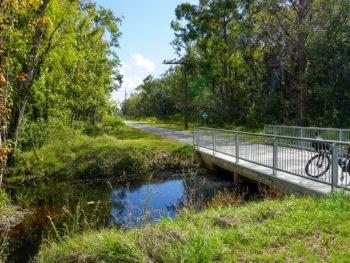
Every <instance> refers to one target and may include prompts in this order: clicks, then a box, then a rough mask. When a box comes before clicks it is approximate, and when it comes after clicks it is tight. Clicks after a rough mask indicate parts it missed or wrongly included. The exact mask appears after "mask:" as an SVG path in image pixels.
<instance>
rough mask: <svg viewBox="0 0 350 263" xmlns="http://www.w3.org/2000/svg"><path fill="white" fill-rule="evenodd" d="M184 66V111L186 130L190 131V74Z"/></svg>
mask: <svg viewBox="0 0 350 263" xmlns="http://www.w3.org/2000/svg"><path fill="white" fill-rule="evenodd" d="M183 66H184V75H185V109H184V115H185V116H184V117H185V130H188V117H189V116H188V72H187V65H186V64H183Z"/></svg>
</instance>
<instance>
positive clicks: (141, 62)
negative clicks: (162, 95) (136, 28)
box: [131, 54, 156, 72]
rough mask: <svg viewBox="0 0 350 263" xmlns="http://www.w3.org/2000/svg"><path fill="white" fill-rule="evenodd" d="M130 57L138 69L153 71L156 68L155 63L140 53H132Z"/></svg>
mask: <svg viewBox="0 0 350 263" xmlns="http://www.w3.org/2000/svg"><path fill="white" fill-rule="evenodd" d="M131 59H132V63H133V64H135V65H136V66H137V67H139V68H140V69H144V70H146V71H149V72H154V71H155V70H156V64H154V62H153V61H152V60H150V59H147V58H145V57H143V56H142V55H141V54H132V55H131Z"/></svg>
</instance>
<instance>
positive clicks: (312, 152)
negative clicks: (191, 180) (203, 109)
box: [193, 127, 350, 190]
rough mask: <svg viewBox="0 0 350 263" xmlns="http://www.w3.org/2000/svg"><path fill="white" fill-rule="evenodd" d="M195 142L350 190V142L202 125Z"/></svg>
mask: <svg viewBox="0 0 350 263" xmlns="http://www.w3.org/2000/svg"><path fill="white" fill-rule="evenodd" d="M193 142H194V145H195V146H196V147H200V148H204V149H207V150H209V151H210V152H211V153H212V154H214V155H217V154H224V155H227V156H231V157H233V159H232V161H234V162H236V163H239V162H240V160H243V161H246V162H250V163H252V164H256V165H261V166H264V167H268V168H271V170H272V174H273V175H277V172H283V173H288V174H291V175H294V176H299V177H302V178H307V179H310V180H314V181H317V182H321V183H324V184H327V185H330V186H332V189H333V190H334V189H335V188H345V189H348V190H350V186H349V184H350V153H349V151H348V149H350V142H341V141H335V140H317V139H309V138H298V137H291V136H280V135H271V134H259V133H250V132H240V131H231V130H221V129H211V128H201V127H195V128H194V131H193ZM301 145H303V146H304V147H300V146H301ZM306 146H307V147H306ZM320 153H321V155H318V154H320ZM315 156H316V157H315ZM318 156H319V158H318ZM320 160H321V161H322V164H320V163H318V162H319V161H320Z"/></svg>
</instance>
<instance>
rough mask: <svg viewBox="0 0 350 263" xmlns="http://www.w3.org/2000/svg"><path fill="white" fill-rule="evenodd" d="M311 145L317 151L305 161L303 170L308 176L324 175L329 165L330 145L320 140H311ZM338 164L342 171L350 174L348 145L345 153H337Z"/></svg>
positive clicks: (349, 149) (349, 150) (349, 148)
mask: <svg viewBox="0 0 350 263" xmlns="http://www.w3.org/2000/svg"><path fill="white" fill-rule="evenodd" d="M312 147H313V148H314V149H315V150H316V151H318V153H317V154H316V155H314V156H313V157H311V158H310V160H309V161H308V162H307V164H306V166H305V172H306V174H307V175H308V176H310V177H314V178H319V177H321V176H323V175H325V174H326V173H327V172H328V171H329V169H330V167H331V157H330V156H331V155H332V147H331V145H330V144H327V143H322V142H312ZM338 165H339V166H340V167H341V169H342V172H343V173H344V172H347V173H348V174H349V175H350V146H349V147H348V150H347V153H346V154H340V155H338ZM313 172H314V173H313ZM342 178H343V175H342Z"/></svg>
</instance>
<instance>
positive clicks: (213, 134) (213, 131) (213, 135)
mask: <svg viewBox="0 0 350 263" xmlns="http://www.w3.org/2000/svg"><path fill="white" fill-rule="evenodd" d="M211 131H212V140H213V155H215V130H214V129H212V130H211Z"/></svg>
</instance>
